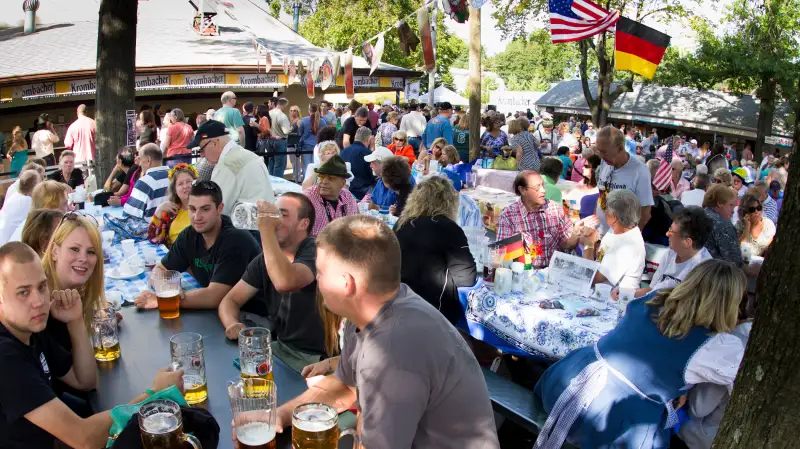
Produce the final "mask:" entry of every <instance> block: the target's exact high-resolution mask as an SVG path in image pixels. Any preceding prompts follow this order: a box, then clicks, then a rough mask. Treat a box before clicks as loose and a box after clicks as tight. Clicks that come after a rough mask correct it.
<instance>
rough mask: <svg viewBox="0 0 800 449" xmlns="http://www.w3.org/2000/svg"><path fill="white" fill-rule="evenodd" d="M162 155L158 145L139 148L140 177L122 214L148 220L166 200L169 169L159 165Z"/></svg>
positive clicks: (151, 144)
mask: <svg viewBox="0 0 800 449" xmlns="http://www.w3.org/2000/svg"><path fill="white" fill-rule="evenodd" d="M162 159H163V155H162V154H161V149H160V148H158V145H156V144H154V143H148V144H146V145H142V147H141V148H139V166H140V167H141V170H142V173H144V174H143V175H142V177H141V178H139V180H138V181H136V184H135V185H134V186H133V192H132V193H131V196H130V198H128V202H127V203H125V207H124V208H123V209H122V212H123V214H124V215H125V216H126V217H127V216H131V217H136V218H141V219H144V220H149V219H150V218H151V217H152V216H153V214H154V213H155V212H156V208H157V207H158V206H160V205H161V203H163V202H164V201H166V200H167V190H168V189H169V167H167V166H164V165H161V162H162Z"/></svg>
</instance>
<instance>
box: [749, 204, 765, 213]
mask: <svg viewBox="0 0 800 449" xmlns="http://www.w3.org/2000/svg"><path fill="white" fill-rule="evenodd" d="M762 210H764V206H762V205H760V204H759V205H758V206H750V207H748V208H747V209H745V211H746V212H747V213H748V214H752V213H755V211H759V212H761V211H762Z"/></svg>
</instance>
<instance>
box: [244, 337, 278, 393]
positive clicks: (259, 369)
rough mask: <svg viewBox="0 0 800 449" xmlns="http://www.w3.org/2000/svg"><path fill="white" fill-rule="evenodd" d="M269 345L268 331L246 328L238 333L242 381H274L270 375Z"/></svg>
mask: <svg viewBox="0 0 800 449" xmlns="http://www.w3.org/2000/svg"><path fill="white" fill-rule="evenodd" d="M271 345H272V338H271V337H270V333H269V329H266V328H263V327H246V328H244V329H242V330H241V331H239V365H240V366H241V369H242V372H241V377H242V378H243V379H248V378H259V379H265V380H269V381H274V380H275V378H274V377H273V374H272V346H271Z"/></svg>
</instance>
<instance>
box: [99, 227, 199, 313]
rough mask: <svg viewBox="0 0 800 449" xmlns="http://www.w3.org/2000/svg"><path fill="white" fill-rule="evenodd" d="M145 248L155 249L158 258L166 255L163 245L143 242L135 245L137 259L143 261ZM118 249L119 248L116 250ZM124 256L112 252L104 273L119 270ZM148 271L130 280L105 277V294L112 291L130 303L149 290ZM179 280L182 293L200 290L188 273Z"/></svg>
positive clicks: (117, 252)
mask: <svg viewBox="0 0 800 449" xmlns="http://www.w3.org/2000/svg"><path fill="white" fill-rule="evenodd" d="M145 247H152V248H155V249H156V254H158V257H159V258H161V257H164V256H165V255H166V254H167V251H168V250H167V247H166V246H164V245H153V244H152V243H150V242H147V241H143V242H139V243H137V244H136V249H137V250H138V251H139V257H141V258H142V260H144V254H143V252H142V248H145ZM117 249H119V248H117ZM124 258H125V256H124V255H123V254H122V251H121V250H120V251H113V252H112V254H111V261H109V262H108V263H107V264H105V267H104V270H105V271H104V272H105V273H108V271H109V270H110V269H111V268H119V265H120V263H122V260H123V259H124ZM150 271H151V270H149V269H145V271H144V273H142V274H140V275H139V276H136V277H134V278H132V279H125V280H123V279H112V278H110V277H108V276H106V277H105V290H106V294H108V293H109V292H112V291H116V292H119V293H121V294H122V299H123V301H124V302H126V303H132V302H133V299H134V298H135V297H136V296H138V295H139V293H141V292H142V291H144V290H150V286H149V285H148V282H147V279H148V277H149V276H150ZM181 276H182V278H183V279H182V280H181V287H183V290H184V291H190V290H196V289H198V288H202V286H201V285H200V284H198V283H197V281H196V280H195V279H194V278H193V277H192V275H191V274H189V273H183V274H182V275H181Z"/></svg>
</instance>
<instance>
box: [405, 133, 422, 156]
mask: <svg viewBox="0 0 800 449" xmlns="http://www.w3.org/2000/svg"><path fill="white" fill-rule="evenodd" d="M421 142H422V139H420V138H419V137H409V138H408V144H409V145H411V148H413V149H414V154H415V155H417V154H419V144H420V143H421Z"/></svg>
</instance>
